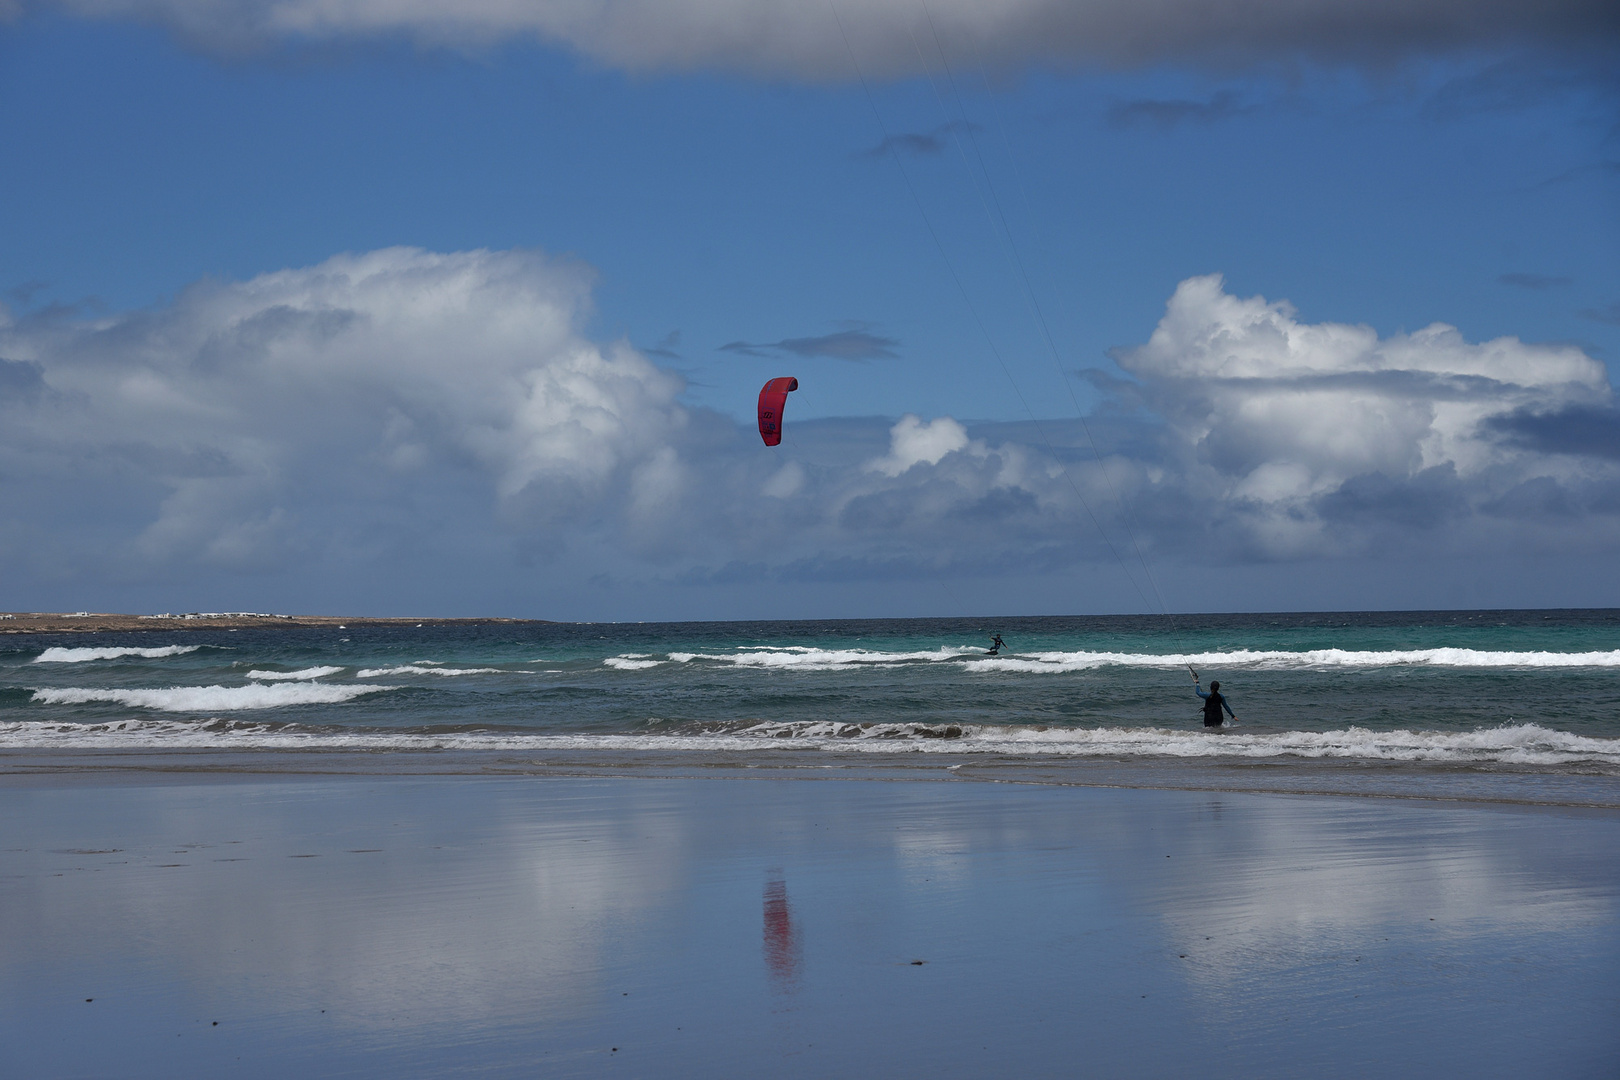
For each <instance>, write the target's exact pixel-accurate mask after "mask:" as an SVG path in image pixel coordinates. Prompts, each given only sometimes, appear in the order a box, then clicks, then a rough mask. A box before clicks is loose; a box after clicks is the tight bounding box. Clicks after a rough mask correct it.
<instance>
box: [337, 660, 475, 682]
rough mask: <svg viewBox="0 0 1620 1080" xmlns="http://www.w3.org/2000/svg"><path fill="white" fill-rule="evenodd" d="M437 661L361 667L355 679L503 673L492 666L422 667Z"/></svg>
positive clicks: (355, 674)
mask: <svg viewBox="0 0 1620 1080" xmlns="http://www.w3.org/2000/svg"><path fill="white" fill-rule="evenodd" d="M436 663H437V661H433V660H425V661H423V662H422V664H401V665H399V666H398V667H378V668H363V669H361V670H360V671H357V672H355V673H354V677H355V678H357V679H376V678H379V677H382V676H385V675H443V676H446V677H449V676H452V675H505V674H507V672H506V671H505V670H504V669H503V668H493V667H470V668H452V667H424V666H422V665H423V664H436Z"/></svg>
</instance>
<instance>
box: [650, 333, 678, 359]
mask: <svg viewBox="0 0 1620 1080" xmlns="http://www.w3.org/2000/svg"><path fill="white" fill-rule="evenodd" d="M680 343H681V332H680V331H679V330H671V331H670V332H669V333H667V334H665V335H664V336H663V337H661V338H659V339H658V344H656V345H652V346H649V347H648V348H645V349H642V350H641V351H642V352H644V353H646V354H647V355H648V356H662V357H663V358H664V359H665V360H679V359H680V358H681V354H680V353H678V352H676V351H675V350H676V348H677V346H679V345H680Z"/></svg>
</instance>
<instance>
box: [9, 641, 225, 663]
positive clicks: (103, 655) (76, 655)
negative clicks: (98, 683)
mask: <svg viewBox="0 0 1620 1080" xmlns="http://www.w3.org/2000/svg"><path fill="white" fill-rule="evenodd" d="M200 648H202V646H201V645H162V646H158V647H157V648H152V649H140V648H135V647H133V646H126V647H110V648H99V649H98V648H81V649H70V648H66V647H64V646H60V645H55V646H52V647H51V648H49V649H46V650H45V651H44V652H42V653H40V654H39V655H38V656H36V657H34V659H33V663H36V664H82V663H85V662H86V661H89V660H117V659H119V658H120V657H124V656H139V657H143V658H145V659H148V660H155V659H158V658H160V657H164V656H183V655H185V654H186V653H193V652H196V651H197V650H198V649H200Z"/></svg>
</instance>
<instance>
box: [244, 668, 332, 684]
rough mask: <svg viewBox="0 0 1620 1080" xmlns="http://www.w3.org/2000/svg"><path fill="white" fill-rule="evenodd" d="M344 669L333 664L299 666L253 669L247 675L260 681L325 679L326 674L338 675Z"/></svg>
mask: <svg viewBox="0 0 1620 1080" xmlns="http://www.w3.org/2000/svg"><path fill="white" fill-rule="evenodd" d="M342 670H343V669H342V668H341V667H332V666H331V665H326V666H324V667H307V668H299V669H298V670H297V671H259V670H253V671H250V672H248V673H247V677H248V678H250V679H257V680H258V681H260V682H304V681H307V680H309V679H324V678H325V677H326V676H328V675H336V674H337V673H338V672H340V671H342Z"/></svg>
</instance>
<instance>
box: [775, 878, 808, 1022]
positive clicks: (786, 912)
mask: <svg viewBox="0 0 1620 1080" xmlns="http://www.w3.org/2000/svg"><path fill="white" fill-rule="evenodd" d="M803 958H804V954H803V950H802V949H801V948H800V947H799V939H798V936H797V935H796V934H795V933H794V932H793V908H792V905H790V904H789V903H788V894H787V882H786V881H784V880H782V878H780V877H773V878H772V879H771V880H770V881H767V882H766V883H765V968H766V970H767V971H769V972H770V974H771V988H772V989H773V990H775V991H776V992H777V993H779V994H783V993H789V992H791V991H792V990H793V989H794V988H795V987H796V986H797V985H798V981H799V963H800V961H801V960H803Z"/></svg>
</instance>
